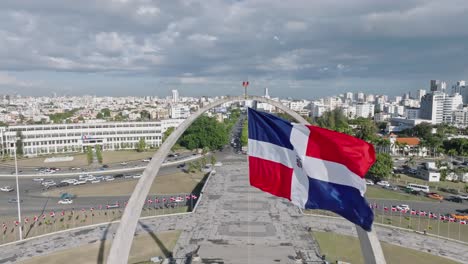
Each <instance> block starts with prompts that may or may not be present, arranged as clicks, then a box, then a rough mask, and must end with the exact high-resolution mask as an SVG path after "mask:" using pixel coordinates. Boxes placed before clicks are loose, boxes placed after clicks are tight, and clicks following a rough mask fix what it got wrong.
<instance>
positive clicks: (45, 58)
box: [0, 0, 468, 99]
mask: <svg viewBox="0 0 468 264" xmlns="http://www.w3.org/2000/svg"><path fill="white" fill-rule="evenodd" d="M467 5H468V3H466V2H465V1H450V2H439V1H398V2H395V1H392V2H388V3H387V2H385V3H381V2H375V1H368V0H362V1H352V2H346V3H341V2H340V3H339V4H337V3H331V2H329V1H314V2H310V1H294V2H292V3H289V2H288V3H286V2H284V1H202V2H196V1H170V2H166V1H146V0H145V1H129V0H125V1H124V0H120V1H117V0H112V1H111V0H109V1H100V2H94V1H88V2H87V1H82V2H79V3H63V2H62V1H53V0H47V1H41V2H40V3H38V2H36V1H22V2H17V1H4V2H2V3H0V7H1V8H0V10H1V11H0V14H1V16H0V17H1V18H0V23H1V24H2V27H1V28H0V41H1V42H2V43H3V45H1V46H0V59H1V60H2V65H0V94H22V95H34V96H38V95H46V96H51V95H52V94H53V93H54V92H55V93H57V94H58V95H84V94H91V95H97V96H131V95H134V96H145V95H147V96H154V95H162V94H170V92H171V90H173V89H177V90H179V91H180V93H183V94H186V95H188V96H201V95H238V94H242V86H241V83H242V81H245V80H248V81H249V82H250V86H249V90H250V93H251V94H262V92H263V89H264V88H265V87H268V88H269V89H270V92H271V94H275V95H276V96H279V97H293V98H307V99H315V98H320V97H324V96H331V95H335V94H340V93H344V92H346V91H352V92H359V91H362V92H364V93H373V94H388V95H390V96H395V95H400V94H403V93H406V92H408V91H412V92H413V91H416V90H417V89H429V81H428V80H430V79H439V80H443V81H447V82H448V84H449V87H450V86H451V85H452V84H455V82H457V81H458V80H463V79H467V77H468V67H467V64H466V62H465V61H464V58H465V57H466V55H468V54H467V53H466V51H465V49H464V48H463V47H464V45H463V44H464V43H466V40H467V38H468V37H467V36H466V32H465V30H464V25H466V24H467V22H468V21H467V20H468V17H467V16H465V15H464V12H463V10H464V8H463V7H464V6H465V7H466V6H467ZM454 17H456V19H454ZM434 18H437V19H434Z"/></svg>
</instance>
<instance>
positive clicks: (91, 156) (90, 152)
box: [86, 146, 93, 165]
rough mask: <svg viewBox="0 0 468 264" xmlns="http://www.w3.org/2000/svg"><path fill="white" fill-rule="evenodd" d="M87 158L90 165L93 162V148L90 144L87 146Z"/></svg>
mask: <svg viewBox="0 0 468 264" xmlns="http://www.w3.org/2000/svg"><path fill="white" fill-rule="evenodd" d="M86 158H87V160H88V165H90V164H91V163H93V150H92V148H91V147H90V146H88V147H87V148H86Z"/></svg>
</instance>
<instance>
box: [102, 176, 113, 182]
mask: <svg viewBox="0 0 468 264" xmlns="http://www.w3.org/2000/svg"><path fill="white" fill-rule="evenodd" d="M104 180H105V181H113V180H115V178H114V177H112V176H106V177H104Z"/></svg>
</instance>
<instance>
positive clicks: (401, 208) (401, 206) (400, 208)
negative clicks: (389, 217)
mask: <svg viewBox="0 0 468 264" xmlns="http://www.w3.org/2000/svg"><path fill="white" fill-rule="evenodd" d="M396 209H397V210H398V211H403V210H405V211H408V210H410V207H409V205H407V204H400V205H397V206H396Z"/></svg>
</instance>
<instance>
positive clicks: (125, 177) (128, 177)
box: [124, 175, 133, 179]
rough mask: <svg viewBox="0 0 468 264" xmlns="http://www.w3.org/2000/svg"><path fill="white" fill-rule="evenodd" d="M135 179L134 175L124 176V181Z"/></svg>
mask: <svg viewBox="0 0 468 264" xmlns="http://www.w3.org/2000/svg"><path fill="white" fill-rule="evenodd" d="M131 178H133V175H124V179H131Z"/></svg>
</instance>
